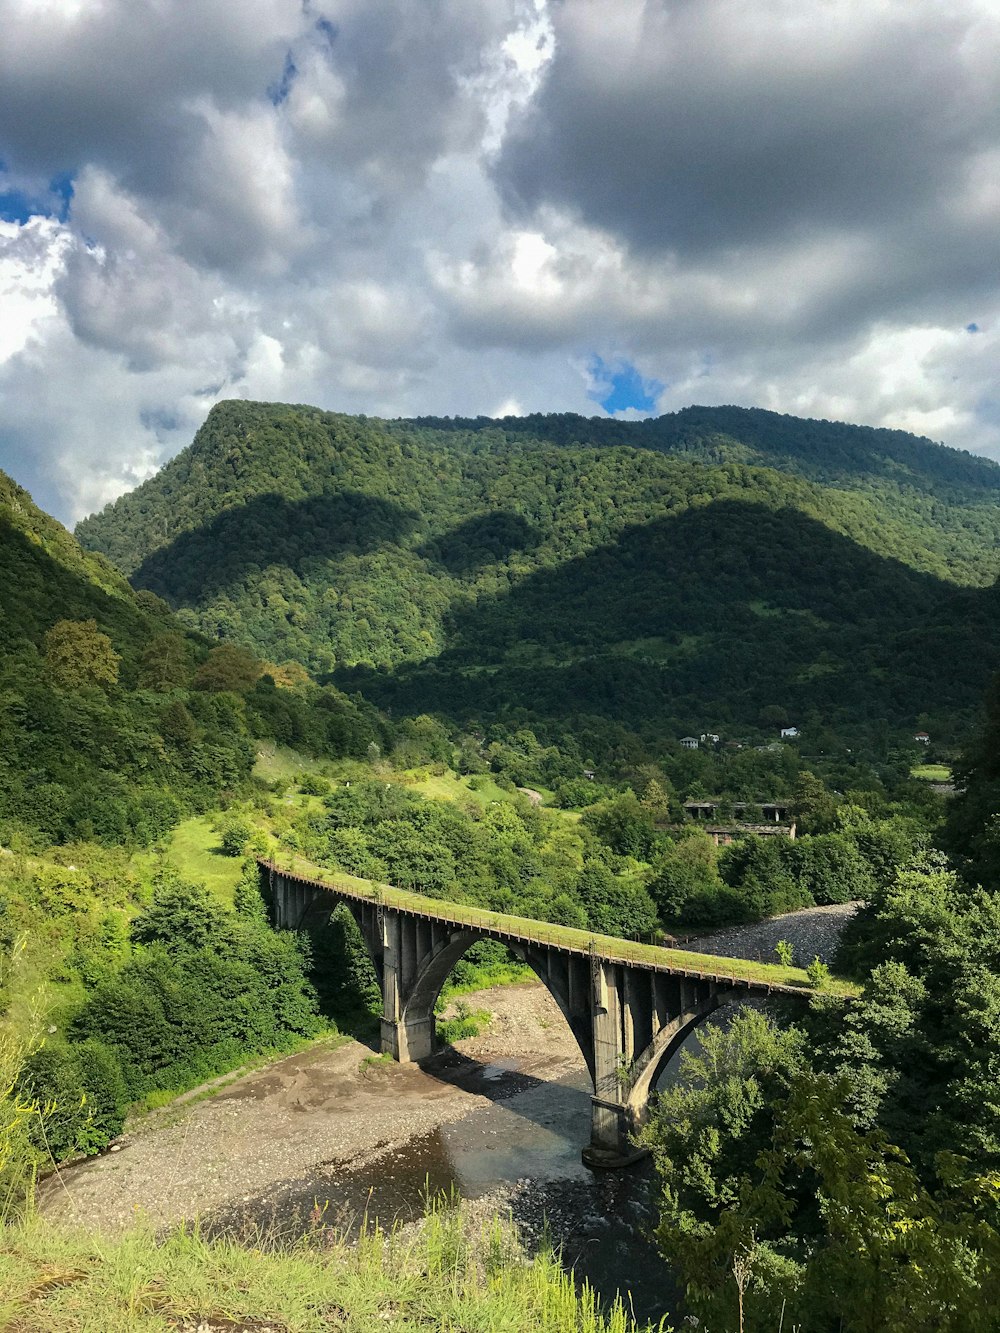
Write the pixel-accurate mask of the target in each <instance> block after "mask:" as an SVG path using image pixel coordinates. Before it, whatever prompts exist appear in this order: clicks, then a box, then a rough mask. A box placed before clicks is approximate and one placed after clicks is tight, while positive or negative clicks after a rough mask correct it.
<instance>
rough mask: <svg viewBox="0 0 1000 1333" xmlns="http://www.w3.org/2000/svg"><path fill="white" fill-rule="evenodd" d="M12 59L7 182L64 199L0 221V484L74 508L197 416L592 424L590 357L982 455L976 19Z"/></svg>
mask: <svg viewBox="0 0 1000 1333" xmlns="http://www.w3.org/2000/svg"><path fill="white" fill-rule="evenodd" d="M0 65H2V66H3V68H4V71H5V77H4V79H3V80H2V81H0V127H2V129H0V162H2V163H3V169H2V170H3V175H2V179H0V188H2V189H6V190H10V189H15V188H17V187H18V186H19V187H20V188H21V189H22V190H23V191H25V192H26V195H25V197H26V196H27V195H30V196H31V197H33V198H35V199H37V200H43V199H48V200H49V205H50V208H51V209H52V211H58V204H59V201H58V199H57V198H56V197H55V195H54V194H52V193H51V192H50V191H49V184H48V183H49V181H50V180H51V179H52V178H53V177H56V176H58V175H60V174H62V173H68V174H70V175H71V176H72V178H73V184H74V193H73V198H72V201H71V203H70V206H69V210H68V215H67V216H66V217H65V219H64V220H62V221H60V220H58V218H57V217H35V218H33V219H32V220H31V221H30V222H28V223H26V224H23V225H22V224H21V223H19V222H16V221H14V222H7V223H0V299H2V301H3V309H4V320H3V322H2V325H0V394H2V396H3V406H2V413H0V466H4V467H6V468H8V469H9V470H10V471H11V472H12V473H14V475H16V476H17V478H18V480H20V481H22V482H23V483H24V484H26V485H28V486H29V487H30V488H31V489H32V490H34V491H35V492H36V494H37V496H38V499H39V500H40V501H41V502H42V503H44V504H46V505H47V506H49V507H51V508H54V509H55V510H56V511H57V512H58V513H59V514H60V515H61V516H63V517H65V518H75V517H76V516H78V515H79V514H81V513H83V512H85V511H86V510H88V509H90V508H92V507H93V506H95V505H99V504H101V503H103V502H104V501H105V500H106V499H108V498H110V497H112V496H114V495H115V494H117V493H118V492H120V491H121V490H122V489H125V488H126V487H128V486H130V485H133V484H135V482H136V481H138V480H140V479H142V478H143V477H144V476H146V475H148V474H149V472H150V471H151V470H153V469H155V468H156V467H157V466H158V465H159V464H160V463H162V462H163V461H164V460H165V459H166V458H167V457H169V456H170V454H172V453H173V452H175V451H176V450H177V449H178V448H179V447H181V446H182V445H183V444H184V443H186V442H187V441H188V440H189V439H190V437H191V434H192V433H193V431H194V429H195V428H196V427H197V425H198V424H199V423H200V421H201V420H202V419H203V417H204V414H205V412H206V411H207V410H208V408H209V407H210V405H211V404H212V402H214V401H217V400H218V399H219V398H221V397H226V396H251V397H270V398H279V399H286V400H292V401H300V402H301V401H313V402H316V403H319V404H320V405H323V406H328V407H334V408H337V409H340V410H344V411H364V412H368V413H372V414H384V415H409V414H416V413H429V414H441V415H443V414H446V413H451V414H463V415H464V414H473V415H474V414H476V413H479V412H496V413H499V414H504V413H507V412H511V413H514V412H517V413H519V412H522V411H524V412H530V411H546V410H551V411H556V410H573V411H579V412H583V413H590V412H593V411H594V410H595V408H594V403H593V399H592V398H591V397H590V393H591V392H592V391H593V389H594V387H595V386H594V384H593V382H592V374H591V370H590V368H591V367H592V366H593V364H594V358H595V356H599V357H601V358H603V360H604V362H605V364H607V365H623V364H624V363H626V362H628V363H631V364H633V365H634V366H635V367H636V368H637V370H638V372H639V373H640V375H642V376H643V377H644V378H645V379H646V380H647V382H654V381H658V382H660V383H662V384H664V385H665V386H666V387H665V388H664V390H663V393H662V395H661V398H660V403H659V406H660V408H661V409H662V410H670V409H672V408H675V407H679V406H684V405H686V404H687V403H690V402H704V403H720V402H743V403H748V404H749V403H758V404H761V405H763V406H768V407H772V408H775V409H777V410H780V411H789V412H797V413H802V414H809V415H818V416H827V417H838V418H841V419H847V420H860V421H867V422H871V423H873V424H888V425H898V426H903V427H905V428H907V429H913V430H918V431H922V432H926V433H928V434H930V435H931V436H933V437H935V438H941V439H944V440H946V441H947V442H948V443H952V444H960V445H964V446H965V447H968V448H973V449H979V450H982V451H990V452H994V453H997V454H998V455H1000V411H998V408H997V405H996V402H995V395H994V390H993V379H994V374H995V372H994V368H995V365H996V360H997V353H998V351H1000V347H998V342H1000V334H998V332H997V330H998V329H1000V320H998V315H1000V291H998V285H1000V284H998V276H997V275H998V274H1000V233H998V232H997V228H996V225H995V219H996V213H997V200H998V190H1000V186H998V181H1000V13H998V11H997V9H996V5H995V3H994V0H954V3H953V4H951V5H949V6H948V7H945V6H942V5H941V4H940V3H939V0H840V2H839V3H838V4H837V5H831V4H829V3H827V0H775V3H773V4H769V5H767V6H761V5H758V4H755V3H752V0H698V3H692V0H671V2H670V3H667V0H620V3H618V4H616V5H614V6H609V5H607V4H606V3H604V2H603V0H574V2H573V3H572V4H564V3H551V2H550V0H427V3H426V4H422V5H419V6H417V5H413V4H412V3H410V2H409V0H384V3H380V4H379V5H371V4H370V3H369V0H201V3H199V4H197V5H195V6H191V5H184V4H181V2H180V0H158V3H157V4H156V5H155V6H149V5H135V4H134V3H130V2H129V0H100V2H99V3H97V2H96V0H77V2H76V3H68V2H64V3H55V0H52V3H48V2H47V0H7V3H6V5H5V6H4V23H3V25H2V26H0ZM10 216H16V213H14V212H12V213H11V214H10ZM59 216H60V217H61V212H60V213H59ZM973 322H975V323H976V324H977V325H978V327H979V329H980V330H981V331H980V332H978V333H975V334H970V333H968V332H966V329H965V326H966V325H968V324H970V323H973Z"/></svg>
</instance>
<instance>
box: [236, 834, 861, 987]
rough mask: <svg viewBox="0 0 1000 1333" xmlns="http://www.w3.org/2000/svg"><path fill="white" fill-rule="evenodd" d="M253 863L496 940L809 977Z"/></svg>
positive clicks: (298, 865) (770, 976)
mask: <svg viewBox="0 0 1000 1333" xmlns="http://www.w3.org/2000/svg"><path fill="white" fill-rule="evenodd" d="M258 862H259V864H260V865H262V866H264V867H265V868H266V869H268V870H273V871H275V872H276V873H278V874H281V875H285V876H287V877H289V878H291V879H294V880H297V881H299V882H301V883H304V884H308V885H310V886H312V887H314V888H318V889H323V890H325V891H327V892H332V893H335V894H338V895H339V896H341V897H345V898H351V899H353V900H355V901H358V902H364V903H369V904H372V905H374V906H376V907H380V906H381V907H386V908H390V909H396V910H401V911H405V912H408V913H410V914H411V915H414V916H419V917H423V918H425V919H426V920H429V921H443V922H446V923H448V924H449V925H455V926H466V927H469V928H473V929H477V930H482V931H485V932H487V933H489V934H490V935H492V936H494V937H496V938H499V939H508V940H512V941H516V942H518V943H523V944H540V945H545V946H547V947H549V948H558V949H562V950H565V951H566V952H569V953H575V954H580V955H584V956H588V957H591V958H595V959H597V960H599V961H605V962H616V963H630V964H632V965H634V966H639V967H643V968H648V969H652V970H656V971H662V972H669V973H672V974H673V975H675V976H684V977H692V978H695V979H698V980H702V981H718V982H722V983H725V984H728V985H731V986H738V987H745V988H752V989H754V990H760V991H769V992H777V993H782V994H787V995H795V996H797V997H799V998H802V997H803V995H804V994H808V993H809V991H810V990H811V986H810V982H809V979H808V977H807V975H806V973H805V971H804V969H802V968H797V967H785V966H782V965H780V964H770V963H755V962H751V961H749V960H746V959H741V958H726V957H722V956H721V955H716V954H698V953H694V952H690V951H687V950H681V949H672V948H666V947H663V946H659V945H651V944H640V943H638V942H637V941H634V940H625V939H620V938H618V937H615V936H610V935H597V934H592V933H590V932H589V931H585V930H580V929H578V928H576V927H573V926H559V925H556V924H555V923H553V922H548V921H538V920H536V919H535V918H531V917H518V916H511V915H509V914H507V913H504V912H494V911H491V910H490V909H489V908H483V907H473V906H471V905H469V904H467V903H455V902H450V901H447V900H442V899H439V898H429V897H427V896H426V895H425V894H419V893H414V892H411V891H410V890H408V889H399V888H395V887H394V886H391V885H386V884H376V883H365V882H364V881H361V880H355V879H350V878H344V877H342V876H338V875H335V874H333V872H327V871H326V870H325V869H324V868H323V867H321V866H317V865H315V864H314V863H313V862H310V861H306V860H305V858H304V857H300V856H298V855H296V854H294V853H289V854H286V855H285V856H283V857H282V858H281V859H280V860H268V859H266V858H264V857H258ZM838 989H840V990H841V991H842V993H845V994H847V993H850V988H849V987H847V986H844V985H840V986H838Z"/></svg>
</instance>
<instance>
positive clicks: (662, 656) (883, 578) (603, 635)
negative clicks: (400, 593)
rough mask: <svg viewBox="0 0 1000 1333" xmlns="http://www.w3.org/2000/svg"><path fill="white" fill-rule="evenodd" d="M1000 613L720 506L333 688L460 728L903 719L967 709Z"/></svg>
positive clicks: (844, 545) (532, 586) (510, 599)
mask: <svg viewBox="0 0 1000 1333" xmlns="http://www.w3.org/2000/svg"><path fill="white" fill-rule="evenodd" d="M995 601H996V598H995V596H994V595H993V594H992V593H991V590H989V589H986V590H977V589H968V588H958V587H956V586H954V585H952V584H949V583H945V582H943V581H941V580H939V579H937V578H935V577H934V576H932V575H929V574H924V573H920V572H918V571H916V570H913V569H912V568H910V567H909V566H908V565H905V564H903V563H902V562H900V561H897V560H893V559H889V558H886V557H883V556H880V555H877V554H875V553H874V552H872V551H870V550H868V549H867V548H865V547H863V546H860V545H859V544H858V543H856V542H854V541H852V540H851V539H850V538H848V537H845V536H842V535H841V534H839V533H837V532H834V531H833V530H831V529H830V528H828V527H826V526H825V525H824V524H822V523H820V522H819V521H818V520H816V519H813V518H810V517H809V516H807V515H805V514H803V513H801V512H800V511H798V510H794V509H787V508H786V509H770V508H768V507H767V506H766V505H763V504H760V503H749V502H742V501H734V500H721V501H717V502H715V503H712V504H707V505H704V506H701V507H699V508H696V509H689V510H686V511H685V512H684V513H682V514H680V515H678V516H676V517H666V518H661V519H657V520H655V521H654V522H651V523H648V524H643V525H637V526H633V527H630V528H627V529H625V530H624V531H623V532H622V533H621V534H620V536H619V537H618V538H617V539H616V540H615V541H614V542H611V543H609V544H607V545H605V546H602V547H600V548H598V549H596V550H593V551H590V552H588V553H587V554H586V555H582V556H579V557H576V558H574V559H572V560H569V561H567V562H566V563H565V564H563V565H561V566H559V567H558V568H556V569H543V570H539V571H537V572H536V573H534V574H531V575H529V576H528V577H527V578H525V579H524V580H523V581H522V582H520V583H519V584H517V585H516V586H514V587H513V588H512V589H510V591H509V592H506V593H505V594H503V595H499V596H495V597H491V598H488V599H487V598H484V599H481V600H480V601H479V602H478V603H476V604H474V605H471V606H470V605H468V604H459V605H458V606H456V607H455V609H454V610H453V612H452V614H451V615H450V617H449V618H448V621H447V623H446V632H447V646H446V648H445V650H444V651H443V652H442V653H441V654H440V656H438V657H437V658H436V659H433V660H431V661H429V662H426V663H421V664H418V665H408V664H404V665H402V666H401V667H399V668H397V669H396V670H395V671H394V672H382V671H380V672H370V671H365V670H361V669H356V670H353V671H349V670H344V671H341V672H338V673H337V674H336V676H335V680H336V683H337V684H338V685H339V686H341V687H342V688H346V689H349V690H361V691H362V692H363V693H364V694H366V695H367V696H368V697H369V698H370V699H371V700H372V702H374V703H376V704H378V705H379V706H382V707H390V708H392V710H393V711H394V712H395V713H412V712H424V711H427V712H439V713H444V714H449V715H451V716H453V717H458V718H462V719H466V720H468V719H472V718H476V717H480V716H483V715H484V714H487V713H490V712H494V711H503V710H505V709H507V710H512V709H528V710H529V711H530V712H532V713H535V714H541V715H550V716H561V717H565V716H567V715H577V716H579V715H581V714H592V715H597V716H601V717H605V718H609V719H611V720H613V721H617V722H621V723H623V724H625V725H627V726H629V727H630V728H633V729H634V728H638V729H642V727H643V726H644V724H645V723H646V722H648V721H649V720H650V719H651V718H654V717H656V716H657V715H661V716H662V715H664V714H672V715H674V716H691V718H692V721H694V719H695V718H696V717H701V716H702V715H703V713H704V710H705V707H706V700H717V699H720V698H724V699H726V700H727V701H728V707H729V709H730V710H731V712H732V715H733V716H734V717H740V718H742V719H744V720H747V719H748V718H750V717H752V716H754V715H755V714H756V712H757V711H758V710H759V709H760V708H762V707H764V706H765V705H767V704H775V703H777V704H782V705H784V706H785V707H786V708H788V709H791V710H792V711H795V712H796V713H798V714H800V715H805V713H806V712H808V711H811V710H818V711H819V712H821V713H823V714H825V715H828V716H831V715H833V714H836V715H837V716H839V717H840V718H842V719H843V718H844V716H845V713H846V712H848V711H850V712H851V713H853V714H854V717H855V720H857V721H860V722H863V723H869V722H872V721H879V720H884V719H886V718H889V717H897V718H902V717H905V718H907V719H908V718H911V717H913V716H914V715H915V714H916V713H918V712H920V711H924V710H928V711H939V710H940V709H941V708H942V707H948V706H954V707H963V708H964V707H974V706H975V704H976V702H977V700H978V698H979V697H980V695H981V692H982V690H983V688H984V686H985V684H986V682H987V680H988V679H989V677H990V675H991V674H992V672H993V671H994V670H995V669H996V667H997V665H998V664H1000V627H998V626H997V623H996V617H995V615H994V614H993V607H994V603H995ZM705 720H708V719H705ZM717 720H718V721H719V722H725V720H726V719H725V718H724V717H718V718H717Z"/></svg>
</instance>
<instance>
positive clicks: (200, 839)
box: [136, 815, 240, 906]
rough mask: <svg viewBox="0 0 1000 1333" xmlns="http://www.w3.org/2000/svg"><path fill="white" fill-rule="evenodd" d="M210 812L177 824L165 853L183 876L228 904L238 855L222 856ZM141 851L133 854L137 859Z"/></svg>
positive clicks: (236, 874)
mask: <svg viewBox="0 0 1000 1333" xmlns="http://www.w3.org/2000/svg"><path fill="white" fill-rule="evenodd" d="M215 818H216V816H214V815H198V816H197V817H196V818H194V819H185V820H184V822H183V823H182V824H178V825H177V827H176V828H175V829H174V831H173V833H171V835H170V837H169V838H168V839H167V843H166V855H167V859H168V861H170V863H171V864H172V865H174V866H175V867H176V868H177V870H178V871H179V872H180V874H181V875H182V876H183V878H184V879H187V880H194V881H195V882H197V883H199V884H204V885H205V887H206V888H207V889H208V890H209V892H211V893H214V894H215V895H216V897H218V898H219V899H220V900H221V901H222V902H224V903H226V905H227V906H232V901H233V893H234V891H235V889H236V884H237V881H238V880H239V877H240V858H239V857H238V856H225V855H223V852H222V850H221V848H220V846H219V835H218V834H217V833H216V831H215V829H214V828H213V827H212V824H213V822H214V819H215ZM144 855H145V856H146V857H147V858H148V854H143V853H140V855H139V856H138V857H137V858H136V860H137V862H139V863H141V862H142V860H143V857H144Z"/></svg>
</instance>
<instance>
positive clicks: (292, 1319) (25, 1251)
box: [0, 1206, 665, 1333]
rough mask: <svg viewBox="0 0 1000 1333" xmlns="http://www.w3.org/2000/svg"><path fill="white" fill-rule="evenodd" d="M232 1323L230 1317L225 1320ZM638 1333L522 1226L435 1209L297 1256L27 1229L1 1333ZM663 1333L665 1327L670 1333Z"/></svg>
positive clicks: (178, 1238) (19, 1239) (2, 1285)
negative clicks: (527, 1247) (526, 1242)
mask: <svg viewBox="0 0 1000 1333" xmlns="http://www.w3.org/2000/svg"><path fill="white" fill-rule="evenodd" d="M226 1321H229V1322H228V1323H227V1322H226ZM199 1327H204V1328H208V1329H212V1328H213V1327H222V1328H226V1329H230V1330H231V1329H234V1328H241V1329H243V1328H268V1329H272V1330H273V1331H274V1333H330V1331H331V1330H351V1331H352V1333H355V1331H357V1333H363V1331H364V1330H376V1329H378V1330H385V1329H387V1328H388V1329H393V1330H397V1333H409V1331H410V1330H412V1331H413V1333H417V1330H419V1331H420V1333H430V1331H431V1330H437V1329H440V1330H450V1331H452V1333H459V1331H460V1330H464V1331H465V1333H535V1331H536V1330H537V1333H634V1330H635V1328H636V1326H635V1324H634V1322H633V1320H632V1318H631V1316H630V1315H629V1314H628V1313H627V1312H626V1311H625V1309H623V1307H622V1306H621V1305H620V1304H616V1305H615V1307H614V1308H613V1309H611V1310H610V1311H607V1312H602V1311H601V1310H599V1308H598V1304H597V1300H596V1298H595V1296H594V1293H593V1292H592V1291H591V1290H590V1289H589V1288H587V1287H584V1288H583V1290H581V1291H577V1289H576V1287H575V1286H574V1282H573V1278H572V1276H571V1275H570V1274H569V1273H567V1272H566V1271H565V1270H564V1269H563V1268H562V1267H561V1266H560V1263H559V1261H558V1259H557V1258H556V1257H555V1256H554V1255H553V1254H552V1253H551V1252H542V1253H541V1254H539V1255H537V1256H536V1257H535V1258H533V1259H528V1257H527V1256H526V1254H525V1252H524V1250H523V1248H522V1246H521V1243H520V1241H519V1239H518V1235H517V1231H516V1229H515V1227H514V1226H513V1225H512V1224H511V1223H510V1222H507V1221H503V1220H501V1219H499V1218H492V1219H490V1220H488V1221H485V1222H476V1221H473V1220H472V1219H470V1217H469V1216H468V1214H467V1213H466V1212H464V1211H463V1209H462V1208H445V1207H439V1206H432V1207H430V1208H429V1209H428V1213H427V1216H426V1217H425V1219H424V1221H423V1222H422V1223H419V1224H417V1225H416V1226H408V1227H402V1228H400V1229H397V1230H395V1231H394V1232H392V1233H391V1234H386V1233H385V1232H383V1231H382V1230H380V1229H379V1228H378V1227H377V1226H374V1227H371V1228H368V1229H366V1230H364V1231H363V1232H362V1234H361V1236H360V1238H359V1239H358V1241H357V1242H356V1243H355V1244H352V1245H348V1244H347V1243H346V1242H345V1241H344V1240H342V1239H333V1240H330V1239H328V1233H319V1234H317V1235H316V1236H314V1237H307V1238H305V1239H304V1240H303V1242H302V1243H301V1245H300V1246H299V1247H298V1248H297V1249H296V1250H294V1251H292V1252H291V1253H288V1252H284V1253H282V1252H280V1251H278V1250H275V1249H270V1248H268V1246H267V1242H266V1237H261V1238H260V1242H259V1244H258V1245H257V1246H253V1245H252V1244H246V1243H242V1244H237V1243H235V1242H232V1241H225V1240H221V1241H219V1240H217V1241H212V1242H209V1241H207V1240H205V1239H204V1238H203V1237H202V1236H201V1235H200V1234H199V1232H198V1230H197V1228H193V1229H192V1228H179V1229H177V1230H175V1231H173V1232H172V1233H171V1234H169V1235H167V1236H166V1237H165V1238H161V1239H157V1238H156V1237H155V1236H154V1235H153V1233H152V1232H151V1231H150V1230H148V1229H146V1228H144V1227H143V1226H142V1225H138V1226H137V1227H136V1228H134V1229H133V1230H131V1231H130V1232H128V1233H127V1234H125V1235H124V1236H122V1237H120V1238H119V1239H115V1240H109V1239H107V1238H104V1237H95V1236H93V1235H86V1234H82V1233H78V1232H70V1231H68V1230H65V1229H62V1228H54V1227H51V1226H46V1225H45V1224H44V1223H43V1222H42V1221H41V1220H40V1219H31V1220H27V1221H25V1222H23V1223H20V1224H18V1225H14V1226H9V1227H8V1228H6V1229H5V1230H0V1329H17V1331H18V1333H153V1331H154V1330H163V1333H166V1331H167V1330H177V1329H178V1328H181V1329H191V1330H195V1329H198V1328H199ZM664 1327H665V1326H664Z"/></svg>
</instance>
